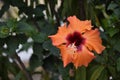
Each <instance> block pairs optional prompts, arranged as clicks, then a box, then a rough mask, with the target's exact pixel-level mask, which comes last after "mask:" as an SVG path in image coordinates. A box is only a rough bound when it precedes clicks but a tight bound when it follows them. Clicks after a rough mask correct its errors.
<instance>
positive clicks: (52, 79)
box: [0, 0, 120, 80]
mask: <svg viewBox="0 0 120 80" xmlns="http://www.w3.org/2000/svg"><path fill="white" fill-rule="evenodd" d="M28 1H30V5H28ZM43 1H44V3H45V4H41V3H40V2H39V0H1V2H3V5H2V7H1V9H0V17H1V19H0V20H1V21H0V80H10V76H9V74H11V75H12V76H13V80H32V79H29V78H27V75H26V74H28V77H31V76H32V75H34V74H41V75H42V76H41V77H42V79H41V80H60V78H62V79H63V80H120V0H43ZM58 2H59V3H60V6H59V7H56V5H57V4H58ZM34 3H36V5H34ZM10 6H13V7H17V8H18V9H19V11H18V14H17V15H18V16H20V15H23V17H22V18H20V20H17V19H15V18H13V17H8V18H7V19H5V20H4V21H2V16H3V15H4V14H5V12H7V11H8V10H9V8H10ZM34 6H35V7H34ZM56 8H57V9H56ZM9 14H10V13H9ZM72 15H76V16H77V17H78V18H79V19H81V20H86V19H89V20H91V21H92V24H93V25H94V27H97V28H99V29H100V31H101V38H102V40H103V45H104V46H106V49H105V50H104V51H103V53H102V54H101V55H97V54H96V56H97V58H96V59H95V60H93V61H92V62H91V63H90V64H89V66H88V67H87V68H85V67H79V68H78V69H75V68H74V67H73V65H72V64H69V65H68V66H67V67H65V68H64V67H63V63H62V61H61V58H60V52H59V50H58V49H57V48H56V47H54V46H53V45H52V43H51V40H50V39H49V38H48V36H49V35H51V34H55V33H56V31H57V29H58V26H59V25H60V24H61V23H63V22H65V21H66V18H67V17H68V16H72ZM26 16H27V17H26ZM29 38H31V39H32V41H31V42H29V41H28V39H29ZM19 45H22V48H21V49H19V50H17V49H18V48H19ZM30 47H31V48H32V49H33V54H32V56H31V58H30V61H29V66H28V67H25V68H24V67H23V65H22V64H21V61H20V59H19V58H18V57H16V56H17V55H18V54H19V53H20V52H22V51H27V50H28V49H29V48H30ZM11 60H12V61H11ZM18 63H19V64H20V65H18ZM20 66H21V67H23V69H21V68H20ZM38 67H42V70H40V71H39V70H38V71H36V68H38ZM70 70H72V73H70ZM26 72H27V73H26ZM72 74H73V75H72ZM111 78H112V79H111Z"/></svg>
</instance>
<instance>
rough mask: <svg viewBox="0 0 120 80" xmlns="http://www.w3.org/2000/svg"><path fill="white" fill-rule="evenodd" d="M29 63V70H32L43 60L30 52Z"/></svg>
mask: <svg viewBox="0 0 120 80" xmlns="http://www.w3.org/2000/svg"><path fill="white" fill-rule="evenodd" d="M29 64H30V70H31V71H33V70H34V69H35V68H36V67H38V66H41V65H42V64H43V62H42V60H41V58H40V57H39V56H37V55H35V54H32V56H31V58H30V62H29Z"/></svg>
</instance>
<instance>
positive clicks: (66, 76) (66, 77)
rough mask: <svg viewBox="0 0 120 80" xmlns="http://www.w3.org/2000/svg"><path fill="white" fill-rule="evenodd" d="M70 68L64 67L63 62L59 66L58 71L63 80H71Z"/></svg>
mask: <svg viewBox="0 0 120 80" xmlns="http://www.w3.org/2000/svg"><path fill="white" fill-rule="evenodd" d="M70 69H71V68H70V66H66V67H63V64H62V62H60V63H59V64H58V71H59V73H60V74H61V75H62V78H63V80H70V76H69V70H70Z"/></svg>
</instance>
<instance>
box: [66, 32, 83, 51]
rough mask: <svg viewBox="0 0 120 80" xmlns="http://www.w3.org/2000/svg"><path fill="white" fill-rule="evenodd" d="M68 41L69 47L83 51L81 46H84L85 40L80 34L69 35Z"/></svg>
mask: <svg viewBox="0 0 120 80" xmlns="http://www.w3.org/2000/svg"><path fill="white" fill-rule="evenodd" d="M66 40H67V47H71V48H74V49H75V50H77V51H80V50H81V45H82V44H84V42H85V39H84V38H83V37H82V36H81V34H80V33H79V32H74V33H73V34H68V36H67V37H66Z"/></svg>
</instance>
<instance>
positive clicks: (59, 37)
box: [48, 24, 70, 46]
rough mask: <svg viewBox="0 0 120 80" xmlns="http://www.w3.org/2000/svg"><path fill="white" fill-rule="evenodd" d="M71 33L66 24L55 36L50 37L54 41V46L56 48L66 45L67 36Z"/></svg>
mask: <svg viewBox="0 0 120 80" xmlns="http://www.w3.org/2000/svg"><path fill="white" fill-rule="evenodd" d="M69 33H70V30H68V28H67V27H66V24H64V26H61V27H59V28H58V32H57V33H56V34H55V35H51V36H48V37H49V38H51V39H52V44H53V45H54V46H58V45H61V44H63V43H66V42H67V41H66V36H67V35H68V34H69Z"/></svg>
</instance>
